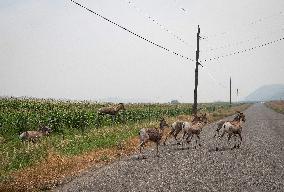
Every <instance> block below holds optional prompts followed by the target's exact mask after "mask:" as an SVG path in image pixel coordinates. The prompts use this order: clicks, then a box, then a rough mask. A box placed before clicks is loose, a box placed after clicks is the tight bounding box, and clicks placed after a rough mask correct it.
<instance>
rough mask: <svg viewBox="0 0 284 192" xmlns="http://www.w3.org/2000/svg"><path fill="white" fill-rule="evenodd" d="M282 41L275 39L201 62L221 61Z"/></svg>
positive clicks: (283, 38)
mask: <svg viewBox="0 0 284 192" xmlns="http://www.w3.org/2000/svg"><path fill="white" fill-rule="evenodd" d="M282 40H284V37H282V38H279V39H276V40H274V41H269V42H266V43H262V44H260V45H257V46H254V47H250V48H246V49H243V50H239V51H234V52H231V53H228V54H225V55H221V56H215V57H212V58H209V59H204V60H202V61H201V62H208V61H213V60H218V59H221V58H224V57H229V56H233V55H237V54H240V53H244V52H248V51H252V50H254V49H258V48H261V47H265V46H268V45H271V44H274V43H277V42H279V41H282Z"/></svg>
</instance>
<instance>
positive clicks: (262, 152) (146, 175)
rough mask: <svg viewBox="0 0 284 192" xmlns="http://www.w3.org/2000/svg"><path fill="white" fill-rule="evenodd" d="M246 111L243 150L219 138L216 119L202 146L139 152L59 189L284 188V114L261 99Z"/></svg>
mask: <svg viewBox="0 0 284 192" xmlns="http://www.w3.org/2000/svg"><path fill="white" fill-rule="evenodd" d="M244 113H245V115H246V119H247V121H246V123H245V125H244V127H243V133H242V135H243V143H242V145H241V148H240V149H234V150H231V149H230V147H231V146H232V144H233V142H234V140H233V141H232V142H231V144H228V143H227V141H226V138H225V137H224V138H223V139H222V140H217V139H214V138H213V135H214V131H215V129H216V125H215V124H214V123H213V124H210V125H208V126H206V127H205V128H204V129H203V131H202V133H201V144H202V147H201V148H197V149H194V148H193V146H192V145H188V146H187V148H188V149H185V150H181V149H180V147H179V146H176V145H172V144H168V145H167V146H165V147H164V146H161V147H160V155H161V156H160V157H159V158H156V157H154V154H155V152H154V151H153V150H154V149H153V150H148V151H145V155H146V156H147V157H148V158H147V159H143V160H137V157H136V156H137V155H135V154H134V155H132V156H129V157H126V158H124V159H122V160H119V161H116V162H114V163H112V164H110V165H107V166H104V167H102V168H100V169H93V170H92V169H90V170H89V171H87V172H85V173H84V174H83V175H81V176H80V177H77V178H75V179H73V180H72V181H70V182H69V183H66V184H64V185H62V186H59V187H58V188H56V189H54V191H284V182H283V181H284V115H283V114H279V113H276V112H274V111H273V110H271V109H269V108H267V107H265V106H264V105H262V104H255V105H253V106H251V107H250V108H249V109H247V110H246V111H245V112H244ZM227 119H232V117H229V118H227ZM170 142H171V141H170ZM172 143H173V142H172ZM216 146H218V147H219V148H221V150H220V151H215V148H216Z"/></svg>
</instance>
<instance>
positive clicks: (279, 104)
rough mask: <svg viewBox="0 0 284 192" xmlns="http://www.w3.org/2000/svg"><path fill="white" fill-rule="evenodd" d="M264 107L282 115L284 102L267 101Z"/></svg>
mask: <svg viewBox="0 0 284 192" xmlns="http://www.w3.org/2000/svg"><path fill="white" fill-rule="evenodd" d="M265 105H266V106H268V107H269V108H271V109H273V110H275V111H276V112H278V113H283V114H284V101H283V100H278V101H269V102H266V103H265Z"/></svg>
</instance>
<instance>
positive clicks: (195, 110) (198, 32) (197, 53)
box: [192, 25, 200, 114]
mask: <svg viewBox="0 0 284 192" xmlns="http://www.w3.org/2000/svg"><path fill="white" fill-rule="evenodd" d="M199 39H200V28H199V25H198V31H197V50H196V66H195V87H194V103H193V106H192V112H193V114H196V113H197V86H198V65H200V63H199V62H198V59H199Z"/></svg>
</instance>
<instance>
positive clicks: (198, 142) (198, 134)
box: [196, 134, 201, 147]
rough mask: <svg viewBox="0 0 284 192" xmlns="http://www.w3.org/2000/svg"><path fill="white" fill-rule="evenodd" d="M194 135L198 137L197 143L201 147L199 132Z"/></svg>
mask: <svg viewBox="0 0 284 192" xmlns="http://www.w3.org/2000/svg"><path fill="white" fill-rule="evenodd" d="M196 137H197V138H198V143H199V144H198V145H199V147H201V144H200V136H199V134H197V135H196Z"/></svg>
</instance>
